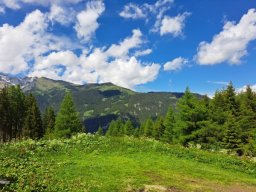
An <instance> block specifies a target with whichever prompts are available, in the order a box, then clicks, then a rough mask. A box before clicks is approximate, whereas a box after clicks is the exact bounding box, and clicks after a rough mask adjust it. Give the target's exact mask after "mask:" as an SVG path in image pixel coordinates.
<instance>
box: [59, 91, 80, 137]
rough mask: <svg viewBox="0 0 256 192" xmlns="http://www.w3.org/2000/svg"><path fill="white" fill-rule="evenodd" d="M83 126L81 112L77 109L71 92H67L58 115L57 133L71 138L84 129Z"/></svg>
mask: <svg viewBox="0 0 256 192" xmlns="http://www.w3.org/2000/svg"><path fill="white" fill-rule="evenodd" d="M82 128H83V126H82V123H81V122H80V119H79V113H78V112H77V111H76V109H75V105H74V102H73V98H72V95H71V93H70V92H66V94H65V96H64V99H63V101H62V103H61V106H60V110H59V112H58V114H57V116H56V122H55V127H54V129H55V135H56V136H57V137H67V138H69V137H70V136H71V135H72V134H74V133H77V132H80V131H82Z"/></svg>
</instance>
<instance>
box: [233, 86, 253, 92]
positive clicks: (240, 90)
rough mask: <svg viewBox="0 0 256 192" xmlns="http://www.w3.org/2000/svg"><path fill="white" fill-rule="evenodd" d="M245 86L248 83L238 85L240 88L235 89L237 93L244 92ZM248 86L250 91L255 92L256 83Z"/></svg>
mask: <svg viewBox="0 0 256 192" xmlns="http://www.w3.org/2000/svg"><path fill="white" fill-rule="evenodd" d="M247 86H248V85H244V86H243V87H240V88H238V89H236V92H238V93H241V92H245V91H246V88H247ZM250 87H251V89H252V91H253V92H255V93H256V84H254V85H250Z"/></svg>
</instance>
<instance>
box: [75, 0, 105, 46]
mask: <svg viewBox="0 0 256 192" xmlns="http://www.w3.org/2000/svg"><path fill="white" fill-rule="evenodd" d="M104 10H105V5H104V3H103V2H102V1H100V0H96V1H89V2H88V3H87V4H86V8H85V10H83V11H81V12H79V13H78V14H77V16H76V19H77V22H76V25H75V30H76V32H77V36H78V38H80V39H82V40H83V41H85V42H86V41H89V40H90V38H91V37H92V35H93V34H94V32H95V31H96V29H97V28H98V27H99V23H98V22H97V20H98V18H99V17H100V15H101V14H102V13H103V12H104Z"/></svg>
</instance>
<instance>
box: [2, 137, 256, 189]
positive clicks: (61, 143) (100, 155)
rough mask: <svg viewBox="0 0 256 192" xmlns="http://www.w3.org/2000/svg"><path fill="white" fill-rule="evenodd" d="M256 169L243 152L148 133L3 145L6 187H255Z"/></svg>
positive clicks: (28, 141)
mask: <svg viewBox="0 0 256 192" xmlns="http://www.w3.org/2000/svg"><path fill="white" fill-rule="evenodd" d="M255 168H256V164H255V163H253V162H250V161H248V160H243V159H240V158H238V157H232V156H228V155H225V154H221V153H217V152H207V151H201V150H198V149H192V148H190V149H186V148H183V147H180V146H173V145H167V144H163V143H161V142H158V141H155V140H151V139H145V138H144V139H136V138H132V137H123V138H111V137H98V136H95V135H90V134H89V135H86V134H80V135H77V136H74V137H73V138H71V139H62V140H52V141H47V140H41V141H32V140H26V141H20V142H16V143H10V144H1V145H0V181H1V180H2V181H3V180H6V179H7V180H8V181H11V184H10V185H7V186H6V188H5V189H4V190H3V191H51V192H54V191H77V192H79V191H95V192H97V191H124V192H125V191H130V192H131V191H141V192H143V191H157V192H159V191H160V192H163V191H169V192H183V191H191V192H193V191H196V192H199V191H216V192H219V191H222V192H228V191H243V192H254V191H256V180H255V176H256V175H255V173H256V172H255V171H256V169H255ZM0 187H1V186H0ZM0 191H1V189H0Z"/></svg>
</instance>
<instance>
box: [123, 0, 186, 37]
mask: <svg viewBox="0 0 256 192" xmlns="http://www.w3.org/2000/svg"><path fill="white" fill-rule="evenodd" d="M173 2H174V0H158V1H156V2H155V3H154V4H148V3H144V4H142V5H137V4H134V3H129V4H127V5H125V6H124V8H123V10H122V11H121V12H120V13H119V15H120V16H121V17H123V18H125V19H141V18H144V19H145V20H146V21H149V20H150V19H153V20H154V24H153V27H152V28H151V30H150V31H152V32H157V33H160V35H165V34H172V35H173V36H174V37H177V36H179V35H182V30H183V28H184V27H185V19H186V18H187V17H188V16H189V15H190V13H188V12H185V13H183V14H179V15H177V16H176V17H169V16H166V15H165V13H166V12H167V11H168V10H170V9H171V7H172V5H173Z"/></svg>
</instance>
